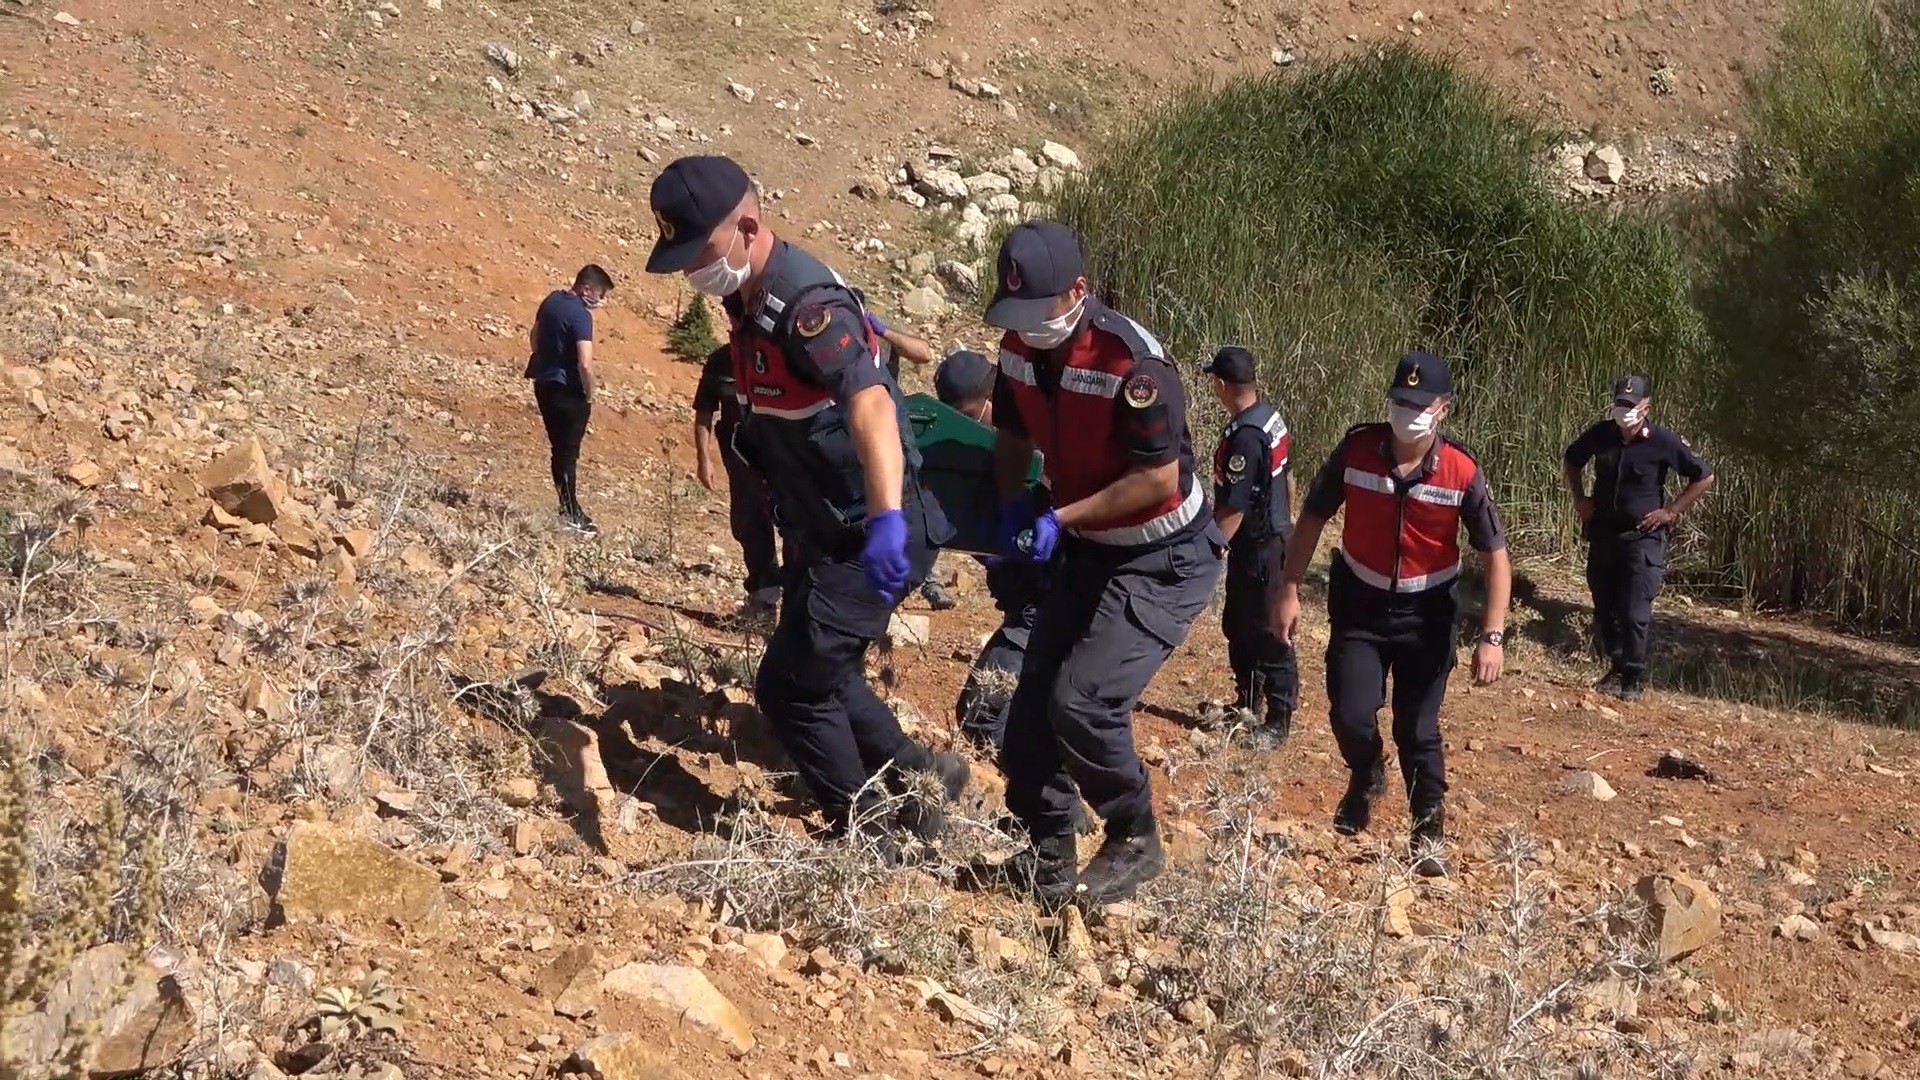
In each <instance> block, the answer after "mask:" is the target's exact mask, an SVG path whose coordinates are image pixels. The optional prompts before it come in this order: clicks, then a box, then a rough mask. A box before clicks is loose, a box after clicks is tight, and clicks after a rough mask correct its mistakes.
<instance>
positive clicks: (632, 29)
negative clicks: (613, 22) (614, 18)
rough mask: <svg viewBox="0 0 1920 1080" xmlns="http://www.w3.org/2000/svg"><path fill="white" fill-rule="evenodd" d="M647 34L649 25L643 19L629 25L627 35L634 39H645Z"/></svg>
mask: <svg viewBox="0 0 1920 1080" xmlns="http://www.w3.org/2000/svg"><path fill="white" fill-rule="evenodd" d="M646 32H647V24H646V21H645V20H643V19H635V20H633V21H632V22H630V23H628V24H627V33H628V34H629V35H631V36H633V37H644V36H645V35H646Z"/></svg>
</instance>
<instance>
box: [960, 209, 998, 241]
mask: <svg viewBox="0 0 1920 1080" xmlns="http://www.w3.org/2000/svg"><path fill="white" fill-rule="evenodd" d="M992 229H993V221H992V219H991V218H989V217H987V214H986V211H984V210H982V209H980V208H979V207H978V206H975V205H973V204H972V203H968V204H967V205H966V208H965V209H964V210H962V211H960V224H959V225H958V226H957V227H955V228H954V230H953V238H954V239H955V240H958V241H959V242H960V243H962V244H964V245H966V246H967V247H969V248H972V249H975V250H977V249H979V248H981V247H984V246H986V242H987V234H988V233H989V232H991V231H992Z"/></svg>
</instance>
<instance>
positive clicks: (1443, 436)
mask: <svg viewBox="0 0 1920 1080" xmlns="http://www.w3.org/2000/svg"><path fill="white" fill-rule="evenodd" d="M1440 441H1441V442H1443V443H1446V444H1447V445H1448V446H1451V447H1453V448H1454V449H1455V450H1458V451H1460V452H1461V453H1463V454H1465V455H1467V460H1468V461H1471V462H1473V463H1474V464H1475V465H1478V464H1480V458H1479V457H1478V456H1476V455H1475V454H1474V452H1473V447H1471V446H1468V445H1467V444H1466V443H1463V442H1461V441H1460V440H1459V439H1456V438H1454V437H1453V436H1451V435H1449V434H1447V433H1446V432H1444V431H1443V432H1441V433H1440Z"/></svg>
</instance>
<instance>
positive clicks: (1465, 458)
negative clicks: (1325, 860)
mask: <svg viewBox="0 0 1920 1080" xmlns="http://www.w3.org/2000/svg"><path fill="white" fill-rule="evenodd" d="M1452 401H1453V380H1452V376H1451V375H1450V374H1449V373H1448V371H1447V366H1446V364H1445V363H1443V362H1442V361H1441V360H1440V358H1439V357H1437V356H1434V355H1432V354H1430V353H1410V354H1408V355H1407V356H1405V357H1403V358H1402V359H1401V360H1400V363H1399V366H1398V367H1397V368H1396V369H1395V371H1394V375H1393V382H1392V383H1391V384H1390V386H1389V389H1388V392H1387V422H1386V423H1384V424H1361V425H1359V426H1358V427H1355V428H1352V429H1350V430H1349V431H1348V432H1347V434H1346V437H1345V438H1343V439H1341V440H1340V445H1339V446H1338V447H1337V448H1336V449H1335V450H1334V452H1333V454H1332V456H1331V457H1329V458H1328V459H1327V463H1326V465H1325V467H1323V468H1322V469H1321V470H1320V472H1319V474H1318V475H1317V476H1316V477H1315V478H1314V481H1313V487H1312V489H1311V490H1310V491H1308V492H1307V498H1306V501H1305V503H1304V504H1303V505H1302V506H1301V511H1300V521H1299V523H1298V524H1297V525H1296V526H1295V528H1294V533H1293V539H1292V541H1290V542H1289V543H1288V545H1287V560H1286V569H1285V570H1284V571H1283V572H1282V574H1281V576H1280V578H1279V580H1278V583H1277V585H1278V587H1277V588H1276V589H1275V590H1274V591H1273V594H1272V600H1273V604H1274V615H1273V622H1274V625H1275V626H1276V627H1278V628H1279V631H1280V634H1281V636H1282V637H1283V638H1285V639H1286V640H1288V641H1292V640H1294V638H1295V636H1296V634H1297V633H1298V631H1299V627H1300V583H1301V582H1302V581H1304V580H1305V579H1306V574H1307V565H1308V564H1309V563H1311V562H1312V561H1313V552H1314V548H1315V546H1316V545H1317V544H1319V542H1320V531H1321V529H1323V528H1324V527H1325V526H1326V524H1327V522H1328V520H1330V519H1331V518H1332V517H1333V515H1334V513H1335V512H1336V511H1339V510H1341V509H1342V507H1344V508H1345V519H1344V521H1343V522H1342V524H1341V530H1340V547H1339V549H1338V550H1337V551H1336V552H1335V555H1334V559H1333V567H1332V570H1331V572H1330V575H1329V583H1328V587H1327V615H1328V620H1329V622H1330V623H1331V624H1332V631H1331V635H1330V636H1329V638H1328V641H1327V697H1328V699H1329V701H1330V702H1331V704H1332V714H1333V736H1334V741H1335V742H1336V743H1337V744H1338V745H1339V747H1340V755H1341V757H1343V758H1344V759H1346V763H1347V768H1348V770H1349V771H1350V776H1349V778H1348V781H1347V791H1346V794H1345V796H1343V797H1342V798H1341V800H1340V805H1339V807H1338V808H1337V809H1336V810H1335V811H1334V815H1333V827H1334V829H1335V830H1336V831H1338V832H1341V833H1345V834H1347V835H1352V834H1354V833H1357V832H1360V831H1361V830H1362V829H1365V828H1366V827H1367V825H1368V824H1369V823H1370V822H1371V821H1372V816H1373V802H1374V800H1375V799H1377V798H1379V796H1380V795H1381V794H1382V793H1383V792H1384V791H1385V790H1386V767H1385V763H1384V747H1383V746H1382V744H1381V741H1380V727H1379V721H1378V714H1379V712H1380V706H1381V705H1382V704H1385V703H1386V700H1387V678H1388V676H1392V679H1393V697H1392V708H1393V741H1394V744H1395V746H1396V747H1398V749H1399V752H1400V776H1401V779H1402V781H1403V782H1404V783H1405V784H1406V788H1407V801H1408V804H1409V807H1410V809H1411V811H1412V817H1413V854H1414V869H1415V870H1416V871H1417V872H1418V873H1420V874H1422V875H1425V876H1428V877H1440V876H1443V875H1445V874H1446V872H1447V870H1446V862H1445V860H1444V857H1443V853H1442V844H1443V841H1444V839H1445V819H1446V805H1445V804H1446V791H1447V773H1446V760H1445V756H1444V752H1443V748H1442V744H1441V740H1440V705H1441V703H1442V701H1443V700H1444V699H1445V697H1446V693H1447V676H1448V674H1449V673H1450V672H1451V671H1452V670H1453V665H1454V648H1455V639H1454V619H1455V614H1456V608H1455V604H1454V597H1453V583H1454V580H1455V579H1456V578H1457V577H1459V575H1460V562H1461V560H1460V546H1459V534H1460V530H1461V527H1462V526H1465V528H1466V533H1467V539H1468V540H1469V542H1471V543H1472V545H1473V547H1474V549H1475V550H1477V551H1479V552H1480V558H1481V563H1482V565H1483V566H1484V568H1485V570H1486V585H1487V609H1486V612H1485V614H1484V615H1482V616H1481V621H1480V635H1479V639H1478V642H1477V643H1476V644H1475V646H1474V651H1473V676H1474V679H1475V681H1477V682H1479V683H1481V684H1483V685H1484V684H1487V683H1491V682H1493V681H1494V680H1496V679H1498V678H1499V677H1500V672H1501V668H1502V666H1503V663H1504V660H1503V657H1504V653H1503V646H1504V644H1505V640H1506V637H1505V628H1506V618H1507V601H1508V598H1509V597H1510V596H1511V595H1512V592H1513V568H1512V565H1511V563H1510V562H1509V561H1508V558H1507V536H1506V530H1505V528H1504V527H1503V526H1502V525H1501V523H1500V514H1499V512H1498V511H1497V510H1496V509H1495V508H1494V505H1493V499H1492V497H1491V496H1490V495H1489V494H1488V493H1487V480H1486V477H1485V476H1484V475H1482V474H1481V472H1480V465H1479V463H1478V462H1476V461H1475V460H1474V458H1473V455H1472V454H1471V453H1470V452H1468V450H1467V448H1466V447H1464V446H1462V445H1460V444H1459V443H1457V442H1455V441H1454V440H1453V439H1452V438H1450V437H1448V436H1447V435H1446V434H1444V433H1443V432H1442V431H1441V423H1442V421H1444V420H1445V419H1446V415H1447V411H1448V409H1449V408H1451V406H1452Z"/></svg>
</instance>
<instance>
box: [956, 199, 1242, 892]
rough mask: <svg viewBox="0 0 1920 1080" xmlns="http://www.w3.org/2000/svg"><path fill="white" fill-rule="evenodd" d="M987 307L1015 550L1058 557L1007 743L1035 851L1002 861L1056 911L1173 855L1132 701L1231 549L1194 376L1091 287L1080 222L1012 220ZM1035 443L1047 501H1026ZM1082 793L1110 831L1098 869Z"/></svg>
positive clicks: (1013, 792)
mask: <svg viewBox="0 0 1920 1080" xmlns="http://www.w3.org/2000/svg"><path fill="white" fill-rule="evenodd" d="M985 317H986V321H987V322H988V323H989V324H990V325H993V326H996V327H999V328H1000V329H1002V330H1004V331H1005V332H1006V333H1005V336H1004V337H1003V339H1002V340H1001V344H1000V374H999V380H998V383H997V385H996V390H995V396H994V401H993V423H994V427H995V429H996V431H997V434H996V438H995V447H994V449H995V458H996V465H997V468H998V471H999V483H1000V490H1001V492H1002V493H1003V495H1004V496H1005V497H1006V498H1007V503H1006V506H1005V508H1004V510H1003V535H1004V544H1005V549H1006V550H1007V551H1008V553H1010V554H1012V553H1016V552H1017V553H1020V554H1023V555H1024V556H1025V557H1027V558H1030V559H1033V560H1035V561H1038V562H1046V561H1047V560H1048V559H1050V558H1051V559H1052V560H1053V565H1052V566H1050V567H1049V571H1050V574H1051V584H1050V587H1049V588H1048V590H1047V592H1046V594H1045V595H1044V596H1043V597H1042V599H1041V601H1040V606H1039V611H1038V613H1037V615H1036V618H1035V621H1034V626H1033V632H1032V635H1031V636H1030V638H1029V639H1028V643H1027V656H1026V662H1025V664H1024V665H1023V666H1022V668H1021V672H1020V682H1019V685H1018V687H1017V688H1016V689H1015V690H1014V695H1013V702H1012V705H1011V706H1010V708H1009V712H1008V717H1007V734H1006V742H1005V744H1004V746H1003V747H1002V750H1001V754H1000V764H1001V769H1002V771H1004V772H1005V773H1006V777H1007V808H1008V809H1009V810H1011V811H1012V812H1013V814H1014V815H1015V816H1016V817H1018V818H1019V819H1020V821H1021V822H1022V824H1024V825H1025V826H1026V829H1027V832H1028V835H1029V836H1030V837H1031V839H1032V842H1033V846H1032V848H1030V849H1029V850H1027V851H1025V852H1023V853H1022V854H1021V855H1019V856H1016V857H1015V861H1014V862H1013V863H1012V864H1011V865H1009V866H1005V867H1002V868H1000V869H1001V870H1003V871H1005V872H1007V873H1008V874H1009V875H1010V876H1012V877H1013V878H1014V879H1015V880H1016V881H1018V882H1020V883H1021V884H1022V885H1023V886H1025V887H1028V888H1030V889H1031V890H1032V891H1033V893H1034V894H1035V896H1036V898H1038V899H1039V900H1040V901H1041V902H1042V904H1043V905H1046V906H1058V905H1060V904H1064V903H1067V902H1069V901H1071V900H1073V899H1074V898H1075V897H1076V896H1078V897H1079V898H1080V899H1081V900H1083V901H1084V902H1089V903H1093V904H1104V903H1111V902H1113V901H1117V900H1121V899H1125V898H1126V897H1129V896H1131V895H1133V893H1134V891H1135V890H1136V889H1137V888H1138V887H1139V885H1140V884H1141V883H1142V882H1143V881H1145V880H1147V879H1148V878H1151V877H1153V876H1154V875H1155V874H1158V873H1159V872H1160V871H1161V869H1162V868H1163V867H1164V865H1165V862H1166V855H1165V852H1164V850H1163V849H1162V847H1161V843H1160V836H1159V833H1158V831H1157V829H1156V826H1155V822H1154V814H1153V806H1152V800H1151V794H1152V793H1151V790H1150V788H1149V785H1148V780H1147V772H1146V768H1145V766H1144V765H1142V764H1141V762H1140V757H1139V755H1138V754H1137V753H1136V752H1135V748H1134V742H1133V708H1134V705H1135V703H1136V702H1137V701H1138V700H1139V697H1140V695H1141V693H1142V692H1143V691H1145V690H1146V688H1147V684H1148V683H1149V682H1150V681H1151V680H1152V679H1153V676H1154V673H1155V672H1157V671H1159V670H1160V665H1161V664H1162V663H1164V662H1165V661H1166V659H1167V656H1168V654H1169V653H1171V652H1172V651H1173V650H1174V648H1175V647H1176V646H1178V645H1179V644H1180V643H1181V641H1183V640H1185V638H1186V636H1187V631H1188V629H1189V628H1190V627H1191V626H1192V625H1193V620H1194V619H1195V618H1196V617H1197V616H1198V615H1199V614H1200V610H1201V609H1202V608H1203V607H1205V606H1206V603H1207V599H1208V597H1209V596H1211V595H1212V593H1213V586H1214V583H1215V580H1216V579H1217V578H1218V577H1219V574H1220V553H1221V551H1222V549H1223V548H1224V547H1225V544H1224V541H1223V540H1222V539H1221V537H1220V534H1219V530H1218V529H1216V528H1214V526H1213V518H1212V515H1211V514H1209V513H1208V512H1207V496H1206V490H1205V487H1204V486H1203V484H1202V482H1201V481H1200V480H1199V478H1197V477H1196V476H1195V475H1194V464H1193V447H1192V443H1191V440H1190V438H1189V436H1188V431H1187V410H1186V398H1185V395H1184V393H1183V392H1182V389H1181V383H1180V376H1179V375H1178V373H1176V372H1175V371H1174V369H1173V367H1172V365H1171V364H1169V363H1168V361H1167V358H1166V355H1165V353H1164V351H1163V350H1162V349H1161V347H1160V343H1159V342H1158V341H1156V340H1155V339H1154V337H1153V335H1151V334H1149V333H1147V331H1146V330H1144V329H1142V328H1141V326H1140V325H1139V324H1138V323H1136V322H1134V321H1133V320H1132V319H1129V318H1127V317H1126V316H1124V315H1122V314H1120V313H1119V312H1117V311H1113V310H1112V309H1110V308H1108V307H1107V306H1106V305H1105V304H1103V303H1101V302H1100V300H1099V299H1097V298H1096V297H1094V296H1093V294H1092V292H1091V290H1090V289H1089V287H1088V284H1087V278H1086V271H1085V269H1084V264H1083V262H1082V258H1081V252H1080V244H1079V241H1078V239H1077V238H1076V237H1075V236H1074V234H1073V233H1072V232H1071V231H1069V230H1068V229H1066V228H1064V227H1063V226H1060V225H1056V224H1053V223H1050V222H1041V221H1030V222H1027V223H1026V224H1024V225H1021V226H1019V227H1017V228H1015V229H1014V230H1013V232H1012V233H1011V234H1009V235H1008V237H1007V239H1006V242H1005V243H1004V244H1002V245H1001V248H1000V256H999V263H998V284H997V287H996V289H995V292H994V297H993V302H992V304H991V305H990V306H989V307H988V308H987V311H986V316H985ZM1035 449H1038V450H1039V451H1040V453H1041V456H1042V459H1043V461H1044V462H1045V465H1046V472H1047V480H1048V483H1049V486H1050V492H1051V494H1050V496H1049V498H1048V501H1047V504H1046V505H1043V506H1035V505H1033V504H1032V503H1031V501H1030V499H1029V498H1028V497H1027V495H1026V480H1027V473H1028V469H1029V468H1030V466H1031V463H1032V458H1033V452H1034V450H1035ZM1056 548H1057V549H1058V550H1057V551H1056ZM1076 788H1077V794H1076ZM1080 796H1084V797H1085V799H1086V801H1087V802H1088V803H1090V804H1091V805H1092V806H1093V808H1094V811H1095V812H1096V814H1098V816H1099V817H1100V818H1101V820H1102V821H1104V822H1105V825H1106V837H1105V842H1104V843H1103V844H1102V845H1101V847H1100V850H1099V851H1098V852H1097V853H1096V854H1095V855H1094V856H1093V858H1092V860H1091V861H1090V862H1088V864H1087V866H1086V869H1085V870H1084V871H1082V870H1078V869H1077V868H1076V865H1075V864H1076V858H1075V852H1074V828H1073V816H1074V802H1075V800H1076V798H1077V797H1080Z"/></svg>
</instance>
